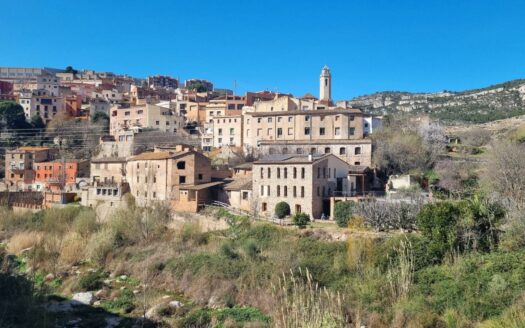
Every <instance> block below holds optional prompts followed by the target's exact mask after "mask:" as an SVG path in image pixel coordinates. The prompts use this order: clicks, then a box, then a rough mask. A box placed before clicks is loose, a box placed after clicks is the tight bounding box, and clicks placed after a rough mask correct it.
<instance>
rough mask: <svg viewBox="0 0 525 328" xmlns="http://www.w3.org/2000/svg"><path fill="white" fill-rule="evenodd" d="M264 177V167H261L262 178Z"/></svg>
mask: <svg viewBox="0 0 525 328" xmlns="http://www.w3.org/2000/svg"><path fill="white" fill-rule="evenodd" d="M262 178H264V168H262V167H261V179H262Z"/></svg>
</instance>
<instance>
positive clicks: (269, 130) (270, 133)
mask: <svg viewBox="0 0 525 328" xmlns="http://www.w3.org/2000/svg"><path fill="white" fill-rule="evenodd" d="M272 134H273V129H271V128H270V129H268V135H269V136H271V135H272Z"/></svg>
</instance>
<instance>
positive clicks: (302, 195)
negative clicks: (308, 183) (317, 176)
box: [301, 186, 304, 198]
mask: <svg viewBox="0 0 525 328" xmlns="http://www.w3.org/2000/svg"><path fill="white" fill-rule="evenodd" d="M301 198H304V186H301Z"/></svg>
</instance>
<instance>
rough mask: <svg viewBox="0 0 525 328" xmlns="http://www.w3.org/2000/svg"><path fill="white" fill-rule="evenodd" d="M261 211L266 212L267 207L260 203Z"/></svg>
mask: <svg viewBox="0 0 525 328" xmlns="http://www.w3.org/2000/svg"><path fill="white" fill-rule="evenodd" d="M261 205H262V211H263V212H266V211H267V210H268V205H267V204H266V203H262V204H261Z"/></svg>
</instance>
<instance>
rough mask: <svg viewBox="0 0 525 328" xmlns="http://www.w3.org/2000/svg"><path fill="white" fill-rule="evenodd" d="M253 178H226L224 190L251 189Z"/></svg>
mask: <svg viewBox="0 0 525 328" xmlns="http://www.w3.org/2000/svg"><path fill="white" fill-rule="evenodd" d="M251 189H252V178H251V177H242V178H233V179H231V180H225V184H224V190H251Z"/></svg>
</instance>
